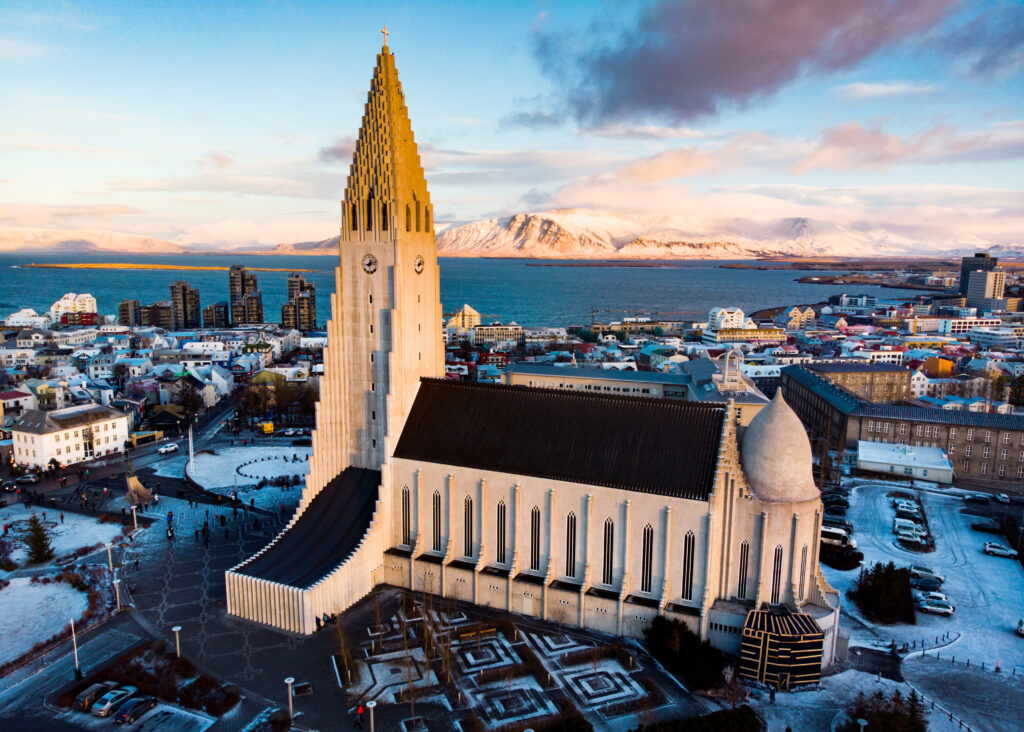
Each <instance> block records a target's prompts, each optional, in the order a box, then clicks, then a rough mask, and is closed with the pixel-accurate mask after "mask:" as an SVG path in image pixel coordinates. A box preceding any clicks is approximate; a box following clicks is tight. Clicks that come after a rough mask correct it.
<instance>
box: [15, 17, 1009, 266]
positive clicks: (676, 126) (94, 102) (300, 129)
mask: <svg viewBox="0 0 1024 732" xmlns="http://www.w3.org/2000/svg"><path fill="white" fill-rule="evenodd" d="M385 24H386V25H387V26H388V29H389V31H390V35H389V41H388V45H389V48H390V50H391V51H392V52H393V53H394V54H395V58H396V63H397V65H398V70H399V77H400V80H401V82H402V85H403V89H404V92H405V95H406V101H407V104H408V107H409V111H410V116H411V118H412V124H413V129H414V131H415V133H416V139H417V142H418V144H419V149H420V155H421V158H422V160H423V163H424V167H425V170H426V174H427V180H428V185H429V187H430V190H431V198H432V200H433V202H434V207H435V211H436V216H435V219H436V221H437V223H438V228H441V226H443V225H449V224H458V223H463V222H467V221H471V220H474V219H479V218H488V217H495V216H505V215H509V214H511V213H516V212H521V211H543V210H548V209H553V208H566V207H580V208H592V209H600V210H611V211H621V212H624V213H643V214H673V215H688V216H695V217H698V216H716V217H746V218H755V219H758V218H763V219H772V218H778V217H801V216H802V217H808V218H816V219H821V220H828V221H833V222H836V223H841V224H855V225H857V226H859V227H860V228H861V229H870V228H871V227H874V226H877V227H884V228H886V229H888V230H889V231H891V232H895V233H896V235H899V233H900V232H905V233H906V234H907V236H911V235H913V236H915V237H917V238H918V239H920V238H921V235H922V232H924V233H925V236H927V235H928V233H929V232H934V235H935V236H936V237H940V236H944V237H949V236H952V237H954V238H958V239H962V240H963V241H964V242H965V243H966V244H968V245H970V243H971V242H974V241H985V242H991V243H1005V244H1014V243H1015V244H1018V245H1021V244H1024V236H1022V232H1024V160H1022V158H1024V0H1018V1H1016V2H1010V1H1007V0H858V1H857V2H852V3H848V2H836V3H833V2H821V0H716V1H715V2H706V1H705V0H674V1H672V2H668V1H667V0H664V1H661V2H657V1H650V2H612V1H610V0H609V2H600V1H597V0H592V1H591V2H568V1H565V2H559V1H554V0H543V1H537V0H534V1H530V0H520V1H518V2H498V1H495V0H476V1H475V2H472V1H470V2H442V1H426V0H421V1H420V2H387V1H385V0H378V1H376V2H349V1H340V0H334V1H333V2H318V1H316V0H307V1H303V2H299V1H298V0H293V1H288V0H247V1H244V2H243V1H236V2H233V1H231V0H219V1H218V2H202V3H200V2H172V1H170V0H164V1H159V0H154V1H153V2H146V3H138V2H118V1H117V0H106V1H105V2H71V1H63V2H50V1H49V0H30V1H28V2H21V1H20V0H0V227H29V228H36V229H62V230H67V229H84V230H104V231H118V232H125V233H132V234H142V235H146V236H153V237H159V238H164V239H168V240H171V241H174V242H176V243H179V244H185V245H189V246H194V247H219V248H228V247H246V246H251V245H253V244H276V243H280V242H297V241H311V240H318V239H324V238H327V237H329V236H333V235H335V234H336V233H337V228H338V216H339V199H340V197H341V195H342V192H343V190H344V184H345V176H346V175H347V172H348V166H349V163H350V159H349V157H348V154H349V150H350V146H351V143H352V140H353V138H354V136H355V135H356V134H357V132H358V128H359V122H360V118H361V115H362V108H363V103H364V102H365V99H366V93H367V90H368V87H369V81H370V77H371V74H372V69H373V65H374V62H375V54H376V53H378V52H379V51H380V47H381V44H382V41H383V36H382V35H381V33H380V32H379V31H380V29H381V27H382V26H384V25H385Z"/></svg>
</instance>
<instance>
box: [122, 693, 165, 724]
mask: <svg viewBox="0 0 1024 732" xmlns="http://www.w3.org/2000/svg"><path fill="white" fill-rule="evenodd" d="M155 706H156V699H155V698H154V697H152V696H140V697H137V698H135V699H129V700H128V701H126V702H125V703H124V706H123V707H121V709H120V710H119V711H118V713H117V716H116V717H114V722H116V723H117V724H135V723H136V722H138V721H139V717H141V716H142V715H143V714H145V713H146V712H148V711H149V710H150V709H152V708H153V707H155Z"/></svg>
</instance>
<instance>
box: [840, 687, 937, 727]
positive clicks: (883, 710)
mask: <svg viewBox="0 0 1024 732" xmlns="http://www.w3.org/2000/svg"><path fill="white" fill-rule="evenodd" d="M846 714H847V716H848V717H849V719H848V720H847V722H846V723H845V724H843V725H840V726H839V728H838V730H839V732H857V730H859V729H860V726H859V725H858V724H857V720H858V719H866V720H867V721H868V729H884V730H891V732H925V731H926V730H927V729H928V724H927V723H926V721H925V712H924V707H923V705H922V704H921V697H919V696H918V695H917V692H916V691H911V692H910V696H909V697H904V696H903V694H901V693H900V690H899V689H896V690H895V691H893V693H892V696H891V697H888V698H887V697H886V696H885V694H883V693H882V691H881V690H878V691H876V692H875V693H874V694H872V695H871V696H870V697H866V696H864V692H863V691H861V692H859V693H858V694H857V696H856V698H855V699H854V700H853V704H851V705H850V707H849V708H848V709H847V710H846Z"/></svg>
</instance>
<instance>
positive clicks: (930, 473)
mask: <svg viewBox="0 0 1024 732" xmlns="http://www.w3.org/2000/svg"><path fill="white" fill-rule="evenodd" d="M857 470H860V471H864V472H867V473H882V474H883V475H889V476H896V477H899V478H904V479H906V478H918V479H920V480H927V481H931V482H933V483H943V484H947V485H948V484H949V483H952V482H953V464H952V463H951V462H950V461H949V457H948V456H947V455H946V453H945V451H943V449H942V448H941V447H922V446H920V445H917V446H915V445H901V444H889V443H886V442H871V441H870V440H858V441H857Z"/></svg>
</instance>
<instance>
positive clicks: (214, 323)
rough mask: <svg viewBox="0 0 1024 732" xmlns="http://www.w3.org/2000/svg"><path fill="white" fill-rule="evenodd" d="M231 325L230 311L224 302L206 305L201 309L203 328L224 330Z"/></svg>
mask: <svg viewBox="0 0 1024 732" xmlns="http://www.w3.org/2000/svg"><path fill="white" fill-rule="evenodd" d="M230 324H231V316H230V310H229V308H228V303H227V301H226V300H221V301H219V302H215V303H213V305H207V306H206V307H205V308H203V327H204V328H226V327H227V326H228V325H230Z"/></svg>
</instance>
